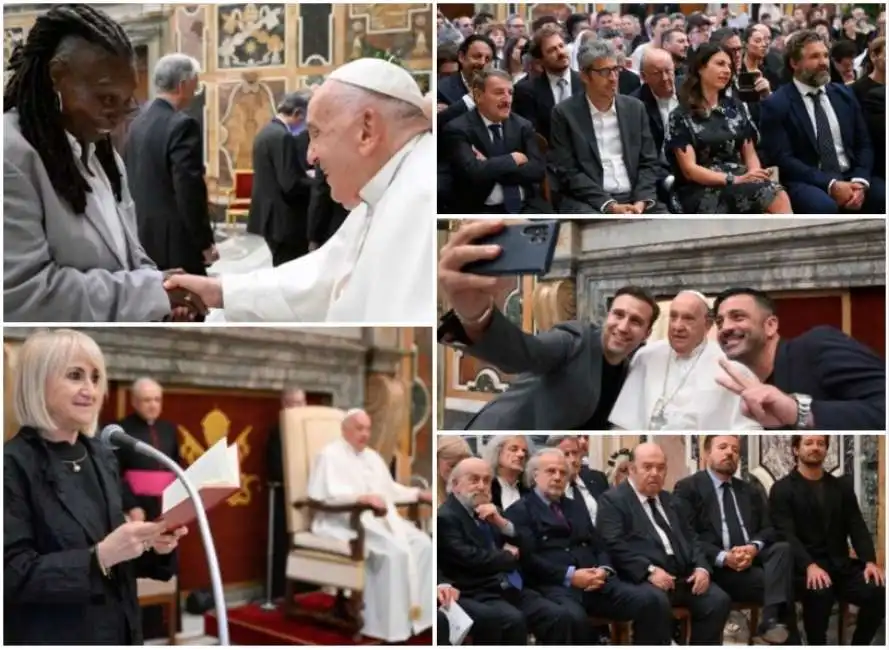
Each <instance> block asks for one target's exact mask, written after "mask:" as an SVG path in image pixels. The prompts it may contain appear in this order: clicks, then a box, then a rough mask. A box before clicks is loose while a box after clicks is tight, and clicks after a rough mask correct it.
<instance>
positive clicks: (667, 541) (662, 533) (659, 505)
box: [627, 479, 676, 555]
mask: <svg viewBox="0 0 889 650" xmlns="http://www.w3.org/2000/svg"><path fill="white" fill-rule="evenodd" d="M627 482H628V483H629V484H630V487H631V488H633V492H635V493H636V498H637V499H639V503H641V504H642V509H643V510H644V511H645V514H646V515H647V516H648V520H649V521H650V522H651V525H652V526H654V530H655V531H656V532H657V534H658V537H660V538H661V544H663V545H664V550H665V551H666V552H667V555H676V553H675V552H674V551H673V545H672V544H671V543H670V538H669V537H667V533H666V532H665V531H664V529H663V528H661V527H660V526H658V525H657V523H655V521H654V514H653V513H652V512H651V506H650V505H649V504H648V497H647V496H645V495H644V494H642V493H641V492H639V490H637V489H636V486H635V485H633V481H632V480H631V479H627ZM654 500H655V502H656V503H657V509H658V512H660V513H661V517H663V518H664V521H670V518H669V517H668V516H667V511H666V510H664V506H663V504H662V503H661V499H660V497H654Z"/></svg>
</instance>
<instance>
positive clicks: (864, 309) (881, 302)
mask: <svg viewBox="0 0 889 650" xmlns="http://www.w3.org/2000/svg"><path fill="white" fill-rule="evenodd" d="M851 293H852V336H853V337H854V338H855V339H857V340H859V341H861V342H862V343H864V344H865V345H867V346H868V347H870V348H871V349H872V350H873V351H874V352H876V353H877V354H878V355H879V356H880V358H882V359H885V358H886V287H861V288H858V289H852V292H851Z"/></svg>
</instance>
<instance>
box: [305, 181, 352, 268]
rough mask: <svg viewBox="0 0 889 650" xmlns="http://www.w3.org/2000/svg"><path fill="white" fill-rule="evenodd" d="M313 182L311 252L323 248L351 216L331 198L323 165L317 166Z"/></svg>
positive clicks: (309, 227) (310, 220)
mask: <svg viewBox="0 0 889 650" xmlns="http://www.w3.org/2000/svg"><path fill="white" fill-rule="evenodd" d="M312 180H313V181H314V182H313V183H312V188H311V191H310V194H309V213H308V235H309V250H310V251H313V250H315V249H316V248H320V247H321V246H323V245H324V242H326V241H327V240H328V239H330V238H331V237H333V235H334V233H336V231H337V230H339V229H340V226H342V225H343V222H344V221H345V220H346V217H348V216H349V211H348V210H347V209H346V208H345V207H344V206H343V205H342V204H341V203H337V202H336V201H334V200H333V198H332V197H331V196H330V185H328V184H327V177H326V176H325V175H324V170H323V169H321V165H315V177H314V178H313V179H312Z"/></svg>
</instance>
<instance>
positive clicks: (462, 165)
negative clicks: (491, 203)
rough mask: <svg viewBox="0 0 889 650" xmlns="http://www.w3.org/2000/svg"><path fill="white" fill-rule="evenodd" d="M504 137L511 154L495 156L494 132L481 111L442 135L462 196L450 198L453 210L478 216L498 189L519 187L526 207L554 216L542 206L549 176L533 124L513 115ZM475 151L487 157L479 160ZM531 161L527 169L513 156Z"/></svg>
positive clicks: (450, 126) (506, 123)
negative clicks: (542, 186) (544, 184)
mask: <svg viewBox="0 0 889 650" xmlns="http://www.w3.org/2000/svg"><path fill="white" fill-rule="evenodd" d="M502 127H503V128H502V135H503V140H504V145H505V149H506V151H507V152H508V153H505V154H498V155H495V152H494V151H493V146H494V143H493V141H492V139H491V132H490V131H489V129H488V127H487V126H485V122H484V120H483V118H482V116H481V115H480V114H479V112H478V110H476V109H474V110H472V111H470V112H468V113H464V114H463V115H461V116H460V117H458V118H457V119H455V120H452V121H451V122H450V123H449V124H448V125H447V126H446V127H445V128H444V131H443V132H442V139H441V145H442V147H443V148H444V154H445V157H446V158H447V160H448V162H449V163H450V170H451V174H452V176H453V178H454V180H455V181H456V186H457V187H459V188H460V191H459V192H454V193H453V194H452V196H451V198H450V201H451V206H450V207H451V208H452V209H453V210H454V211H455V212H457V213H459V214H474V213H476V212H481V211H483V210H484V209H485V199H487V198H488V195H489V194H490V193H491V190H493V189H494V185H495V184H497V183H500V184H501V185H519V186H521V187H522V188H523V190H524V196H525V201H524V204H525V205H538V209H537V210H536V211H537V212H542V213H546V212H551V211H552V210H551V209H549V210H548V209H546V208H547V207H549V206H546V207H543V206H539V204H541V203H542V204H544V205H545V203H546V202H545V201H544V200H543V199H542V197H540V190H539V186H540V183H541V182H543V179H544V177H545V176H546V161H545V160H544V157H543V154H542V153H540V148H539V147H538V146H537V141H536V139H535V137H534V128H533V127H532V126H531V123H530V122H529V121H528V120H526V119H524V118H523V117H520V116H518V115H515V114H511V115H510V116H509V117H508V118H507V119H506V121H504V122H503V124H502ZM473 147H475V149H476V150H478V151H480V152H481V153H482V155H484V156H485V158H486V160H478V158H476V156H475V153H474V152H473V150H472V149H473ZM514 151H518V152H521V153H523V154H525V156H527V158H528V162H527V163H525V164H524V165H518V164H516V162H515V160H513V157H512V155H510V154H511V153H512V152H514Z"/></svg>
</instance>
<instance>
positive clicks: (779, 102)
mask: <svg viewBox="0 0 889 650" xmlns="http://www.w3.org/2000/svg"><path fill="white" fill-rule="evenodd" d="M786 56H787V61H788V65H789V68H790V70H791V71H792V73H793V81H792V83H788V84H785V85H783V86H781V87H780V88H778V89H777V90H776V91H775V92H774V93H772V95H771V96H770V97H769V98H768V99H767V100H766V101H764V102H763V103H762V108H761V117H760V130H761V132H762V143H763V146H764V147H765V150H766V152H767V153H768V158H769V160H772V161H774V163H775V164H776V165H777V166H778V169H779V171H780V175H781V184H782V185H783V186H784V187H785V188H786V189H787V194H788V195H789V196H790V203H791V204H792V206H793V210H794V212H796V213H799V214H836V213H838V212H840V211H847V212H860V213H862V214H880V215H883V214H886V187H885V183H884V181H883V179H882V178H880V177H878V176H874V175H873V160H874V152H873V147H872V144H871V141H870V135H869V134H868V129H867V123H866V122H865V119H864V114H863V113H862V111H861V107H860V106H859V105H858V101H857V100H856V99H855V95H854V93H853V92H852V91H851V90H850V89H849V88H847V87H845V86H844V85H842V84H835V83H830V69H829V57H828V51H827V45H826V44H825V43H824V41H823V40H822V39H821V37H820V36H819V35H818V34H817V33H816V32H814V31H808V30H804V31H802V32H798V33H797V34H795V35H794V36H793V37H792V38H791V39H789V42H788V43H787V53H786Z"/></svg>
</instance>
